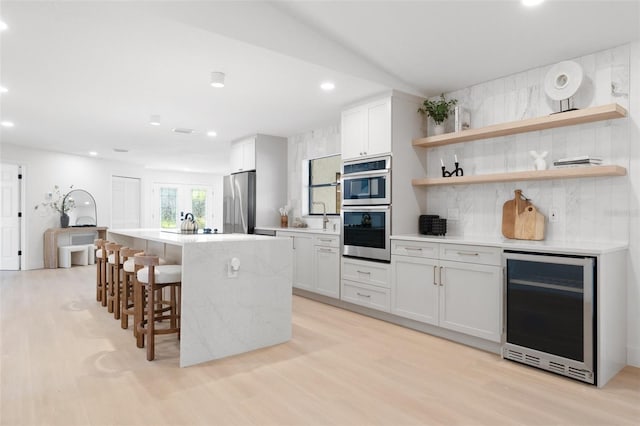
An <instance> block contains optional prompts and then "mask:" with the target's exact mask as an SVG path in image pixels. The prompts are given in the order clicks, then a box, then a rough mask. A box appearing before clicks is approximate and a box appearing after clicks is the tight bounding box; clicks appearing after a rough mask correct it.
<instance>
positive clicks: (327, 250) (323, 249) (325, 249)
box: [319, 248, 333, 253]
mask: <svg viewBox="0 0 640 426" xmlns="http://www.w3.org/2000/svg"><path fill="white" fill-rule="evenodd" d="M319 251H321V252H324V253H333V250H331V249H328V248H321V249H319Z"/></svg>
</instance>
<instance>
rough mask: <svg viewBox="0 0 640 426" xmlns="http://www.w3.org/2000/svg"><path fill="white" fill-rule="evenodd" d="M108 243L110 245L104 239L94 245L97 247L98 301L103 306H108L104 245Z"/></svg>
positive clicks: (95, 241) (94, 242) (96, 241)
mask: <svg viewBox="0 0 640 426" xmlns="http://www.w3.org/2000/svg"><path fill="white" fill-rule="evenodd" d="M107 243H109V241H107V240H103V239H97V240H94V241H93V244H94V245H95V246H96V254H95V260H96V301H98V302H101V303H102V306H107V297H106V288H107V284H106V283H107V269H106V268H107V262H106V259H107V251H106V249H105V248H104V245H105V244H107Z"/></svg>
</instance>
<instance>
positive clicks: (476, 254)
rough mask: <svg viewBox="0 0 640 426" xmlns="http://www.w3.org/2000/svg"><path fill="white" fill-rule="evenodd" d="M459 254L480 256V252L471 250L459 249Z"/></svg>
mask: <svg viewBox="0 0 640 426" xmlns="http://www.w3.org/2000/svg"><path fill="white" fill-rule="evenodd" d="M458 256H480V253H478V252H473V253H472V252H470V251H459V252H458Z"/></svg>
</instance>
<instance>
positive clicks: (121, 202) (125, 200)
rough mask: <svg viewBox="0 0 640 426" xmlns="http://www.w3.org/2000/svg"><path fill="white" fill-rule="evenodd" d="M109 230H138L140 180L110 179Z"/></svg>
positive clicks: (126, 178)
mask: <svg viewBox="0 0 640 426" xmlns="http://www.w3.org/2000/svg"><path fill="white" fill-rule="evenodd" d="M111 228H113V229H132V228H140V179H138V178H129V177H123V176H112V177H111Z"/></svg>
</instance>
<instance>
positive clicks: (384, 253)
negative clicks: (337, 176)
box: [342, 155, 391, 262]
mask: <svg viewBox="0 0 640 426" xmlns="http://www.w3.org/2000/svg"><path fill="white" fill-rule="evenodd" d="M342 227H343V229H342V231H343V232H342V235H343V248H342V254H343V255H344V256H350V257H358V258H363V259H370V260H378V261H384V262H389V261H390V260H391V250H390V247H389V237H390V235H391V156H389V155H387V156H383V157H376V158H368V159H362V160H352V161H345V162H344V165H343V170H342Z"/></svg>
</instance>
